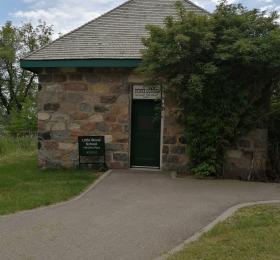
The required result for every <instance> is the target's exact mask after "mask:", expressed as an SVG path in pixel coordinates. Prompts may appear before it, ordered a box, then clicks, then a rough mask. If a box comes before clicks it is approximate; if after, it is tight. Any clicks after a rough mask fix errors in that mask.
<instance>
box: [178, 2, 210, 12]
mask: <svg viewBox="0 0 280 260" xmlns="http://www.w3.org/2000/svg"><path fill="white" fill-rule="evenodd" d="M183 1H184V2H187V3H189V4H190V5H193V6H194V7H196V8H198V9H200V10H201V11H203V12H205V13H207V14H211V13H210V12H209V11H207V10H206V9H205V8H203V7H201V6H199V5H197V4H195V3H194V2H192V1H190V0H183Z"/></svg>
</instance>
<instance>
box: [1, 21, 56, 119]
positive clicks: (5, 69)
mask: <svg viewBox="0 0 280 260" xmlns="http://www.w3.org/2000/svg"><path fill="white" fill-rule="evenodd" d="M52 33H53V29H52V27H51V26H47V25H46V24H45V23H44V22H41V21H39V24H38V25H37V26H36V27H34V26H32V24H31V23H26V24H23V25H22V26H20V27H15V26H13V25H12V23H11V22H7V23H6V24H5V25H3V26H2V27H1V28H0V116H1V117H2V118H4V119H5V120H4V122H5V121H6V119H7V117H9V116H10V115H11V114H12V116H11V117H12V118H15V117H21V116H22V115H18V116H16V115H15V114H16V113H21V111H22V110H23V109H26V104H27V103H29V104H31V103H32V104H35V103H34V100H35V97H36V93H37V89H38V80H37V77H36V74H35V73H32V72H29V71H26V70H22V69H21V68H20V59H21V58H23V57H24V56H25V55H27V53H29V52H32V51H34V50H36V49H38V48H40V47H41V46H43V45H45V44H47V43H49V42H50V41H51V35H52ZM24 107H25V108H24ZM23 113H26V111H25V112H23ZM2 122H3V121H2Z"/></svg>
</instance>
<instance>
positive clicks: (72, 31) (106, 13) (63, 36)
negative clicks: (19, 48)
mask: <svg viewBox="0 0 280 260" xmlns="http://www.w3.org/2000/svg"><path fill="white" fill-rule="evenodd" d="M132 1H135V0H127V1H125V2H124V3H122V4H120V5H118V6H116V7H115V8H113V9H111V10H109V11H107V12H105V13H104V14H101V15H100V16H98V17H96V18H94V19H92V20H90V21H88V22H87V23H85V24H82V25H81V26H79V27H77V28H75V29H73V30H71V31H70V32H68V33H66V34H64V35H62V36H61V37H58V38H57V39H55V40H54V41H52V42H50V43H48V44H46V45H44V46H42V47H41V48H39V49H37V50H35V51H32V52H31V53H29V54H28V55H26V56H25V57H23V58H22V59H23V60H24V59H27V58H28V57H29V56H31V55H33V54H35V53H37V52H38V51H41V50H43V49H45V48H47V47H48V46H50V45H51V44H53V43H55V42H57V41H59V40H61V39H63V38H65V37H66V36H68V35H70V34H72V33H74V32H76V31H78V30H79V29H81V28H82V27H85V26H87V25H88V24H90V23H92V22H94V21H97V20H98V19H100V18H102V17H103V16H105V15H108V14H110V13H111V12H113V11H115V10H117V9H119V8H121V7H123V6H125V5H127V4H128V3H130V2H132Z"/></svg>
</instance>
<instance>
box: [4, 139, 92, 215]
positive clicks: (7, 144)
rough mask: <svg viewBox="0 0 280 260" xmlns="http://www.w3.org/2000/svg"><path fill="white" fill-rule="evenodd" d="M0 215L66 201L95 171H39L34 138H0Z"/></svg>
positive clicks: (89, 180) (79, 190)
mask: <svg viewBox="0 0 280 260" xmlns="http://www.w3.org/2000/svg"><path fill="white" fill-rule="evenodd" d="M0 147H1V148H0V215H5V214H9V213H14V212H17V211H20V210H26V209H33V208H36V207H40V206H46V205H50V204H53V203H57V202H61V201H64V200H68V199H70V198H71V197H74V196H76V195H78V194H79V193H81V192H82V191H83V190H85V189H86V188H87V187H88V186H89V185H90V184H92V183H93V182H94V180H95V179H96V178H97V177H98V174H97V173H96V172H94V171H92V170H40V169H38V167H37V156H36V141H35V139H31V138H24V139H18V138H17V139H13V138H2V140H1V139H0Z"/></svg>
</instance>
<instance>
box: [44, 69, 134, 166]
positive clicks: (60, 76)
mask: <svg viewBox="0 0 280 260" xmlns="http://www.w3.org/2000/svg"><path fill="white" fill-rule="evenodd" d="M129 73H130V71H129V70H121V69H45V70H43V71H42V72H41V73H40V76H39V78H40V84H41V87H40V92H39V97H38V108H39V113H38V121H39V122H38V124H39V144H38V146H39V147H38V148H39V165H40V166H41V167H43V168H57V167H66V168H72V167H76V166H77V165H78V144H77V139H78V136H87V135H104V136H105V141H106V151H107V153H106V162H107V165H108V167H110V168H128V167H129V115H130V114H129V102H130V100H129V84H128V75H129Z"/></svg>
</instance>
